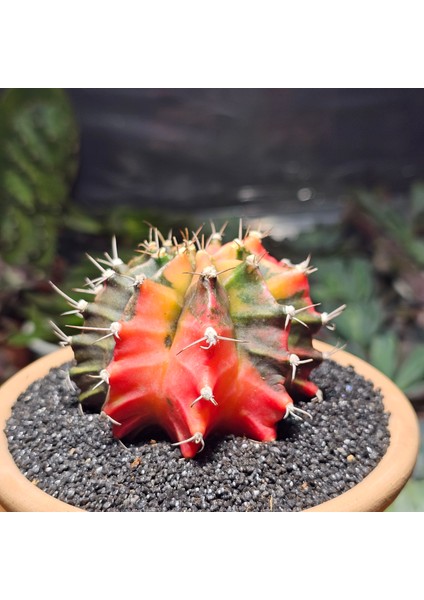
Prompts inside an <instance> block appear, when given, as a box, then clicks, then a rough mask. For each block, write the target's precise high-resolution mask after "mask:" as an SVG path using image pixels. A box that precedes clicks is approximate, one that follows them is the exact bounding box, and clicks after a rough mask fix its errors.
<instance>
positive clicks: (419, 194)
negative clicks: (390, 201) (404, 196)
mask: <svg viewBox="0 0 424 600" xmlns="http://www.w3.org/2000/svg"><path fill="white" fill-rule="evenodd" d="M422 213H424V182H422V181H417V182H416V183H414V184H413V185H412V187H411V216H412V218H413V219H415V218H416V217H418V216H419V215H420V214H422Z"/></svg>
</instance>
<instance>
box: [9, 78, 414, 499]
mask: <svg viewBox="0 0 424 600" xmlns="http://www.w3.org/2000/svg"><path fill="white" fill-rule="evenodd" d="M423 182H424V90H421V89H68V90H59V89H11V90H0V210H1V213H0V382H1V381H3V380H5V379H6V378H8V377H9V376H11V375H12V374H13V373H14V372H16V371H17V370H18V369H19V368H21V367H22V366H24V365H25V364H27V363H28V362H30V361H32V360H34V358H37V357H38V356H40V355H42V354H45V353H48V352H51V351H52V350H54V349H56V347H57V345H56V342H57V340H56V339H55V337H54V335H53V334H52V332H51V327H50V325H49V320H50V319H53V320H55V321H56V322H57V323H58V324H59V325H60V326H61V327H63V326H64V321H63V317H61V316H60V313H61V312H63V311H64V310H66V308H65V306H66V305H65V303H64V301H63V299H61V298H60V297H58V296H57V295H55V294H53V293H52V290H51V288H50V286H49V284H48V281H49V280H52V281H54V282H55V283H56V284H57V285H59V286H60V287H61V288H62V289H64V290H65V291H67V292H69V291H70V290H72V288H74V287H81V285H82V284H83V283H84V277H85V276H92V275H94V273H93V265H91V263H89V264H87V263H88V261H87V259H86V257H85V253H86V252H89V253H90V254H92V255H95V256H99V255H102V254H103V252H104V251H108V250H109V249H110V239H111V236H112V235H113V234H116V235H117V238H118V242H119V246H120V254H121V255H122V256H123V258H128V257H130V256H131V255H132V252H133V249H134V248H135V247H136V246H137V244H138V243H139V242H141V241H143V240H144V239H145V237H146V236H147V235H148V225H147V224H146V221H148V222H151V223H153V224H154V225H157V226H158V227H159V228H161V229H162V230H163V231H164V233H167V231H168V229H169V228H171V227H172V228H173V229H174V231H175V232H177V231H178V229H179V228H180V227H183V226H185V225H187V226H188V227H189V229H196V228H197V227H198V226H199V225H201V224H202V223H205V231H206V232H208V231H209V220H210V219H213V220H214V221H215V222H216V225H217V226H221V225H222V224H223V223H224V222H225V221H227V220H229V225H228V229H227V234H228V238H230V237H231V236H232V235H234V234H235V233H236V232H237V230H238V219H239V218H240V217H243V220H244V224H245V226H247V225H253V226H257V225H258V223H259V221H260V222H261V226H262V227H263V228H268V227H270V228H272V229H271V232H270V236H269V239H268V242H267V245H268V247H269V249H270V250H272V252H273V253H274V254H275V255H276V256H277V257H279V258H282V257H288V258H290V259H291V260H293V262H295V261H300V260H304V259H305V258H306V256H308V254H309V253H311V254H312V260H313V263H314V265H315V266H318V267H319V270H318V272H317V273H316V274H314V275H312V277H311V291H312V293H311V295H312V298H313V300H314V301H315V302H321V303H322V305H323V310H327V311H330V310H332V309H333V308H335V307H336V306H338V305H340V304H342V303H346V304H347V305H348V309H347V310H346V311H345V313H344V314H343V315H342V316H341V317H340V318H339V319H338V321H337V329H336V332H335V333H333V334H331V333H328V332H324V333H323V338H322V339H325V340H326V341H329V342H331V343H339V344H344V343H347V350H349V351H350V352H352V353H354V354H357V355H358V356H361V357H363V358H365V359H366V360H368V361H369V362H371V363H372V364H374V365H375V366H376V367H377V368H379V369H380V370H382V371H383V372H385V373H386V374H387V375H388V376H389V377H390V378H392V379H393V380H394V381H395V382H396V383H397V384H398V385H399V387H401V388H402V389H403V390H404V391H405V393H406V394H407V395H408V397H409V398H410V399H411V401H412V402H413V404H414V406H415V408H416V410H417V413H418V414H419V415H420V417H422V413H423V409H424V275H423V273H424V236H423V233H424V184H423ZM66 322H68V323H69V319H68V320H67V321H66ZM421 422H422V423H424V420H421ZM423 481H424V458H423V456H420V460H419V463H418V465H417V469H416V473H415V477H414V479H413V480H412V481H411V482H410V484H408V486H409V487H408V490H407V491H406V495H405V494H403V495H402V496H401V497H400V500H399V501H398V504H397V506H398V507H400V508H399V510H400V509H402V508H404V509H405V507H406V509H409V508H411V507H412V508H411V509H415V510H417V509H421V508H424V501H423V496H424V493H423V490H424V483H423ZM403 498H405V500H403ZM402 502H404V504H402ZM405 503H406V504H405ZM417 507H419V508H417Z"/></svg>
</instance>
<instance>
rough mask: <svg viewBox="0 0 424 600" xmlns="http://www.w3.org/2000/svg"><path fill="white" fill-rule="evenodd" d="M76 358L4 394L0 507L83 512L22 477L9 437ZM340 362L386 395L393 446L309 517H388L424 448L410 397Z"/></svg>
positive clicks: (20, 380) (351, 359) (349, 359)
mask: <svg viewBox="0 0 424 600" xmlns="http://www.w3.org/2000/svg"><path fill="white" fill-rule="evenodd" d="M315 345H316V347H317V348H318V349H319V350H321V351H324V350H329V349H330V346H328V345H327V344H323V343H322V342H316V343H315ZM72 357H73V354H72V350H71V349H70V348H65V349H63V350H58V351H57V352H54V353H52V354H50V355H48V356H45V357H44V358H41V359H39V360H37V361H35V362H34V363H32V364H31V365H29V366H28V367H26V368H24V369H23V370H22V371H20V372H19V373H17V374H16V375H15V376H14V377H12V378H11V379H10V380H9V381H8V382H6V383H5V384H4V385H3V386H2V387H1V388H0V429H1V434H0V505H1V506H2V507H3V509H4V510H7V511H79V510H80V509H78V508H75V507H74V506H71V505H69V504H66V503H65V502H61V501H60V500H57V499H55V498H52V497H51V496H49V495H48V494H46V493H45V492H43V491H42V490H40V489H39V488H37V487H36V486H35V485H34V484H32V483H31V482H30V481H28V480H27V479H26V478H25V477H24V475H22V473H21V472H20V471H19V469H18V467H17V466H16V464H15V463H14V461H13V459H12V457H11V455H10V453H9V451H8V447H7V438H6V436H5V434H4V432H3V431H4V427H5V422H6V420H7V418H8V417H9V415H10V412H11V407H12V405H13V404H14V402H15V401H16V399H17V398H18V396H19V394H20V393H21V392H23V391H24V390H25V389H26V388H27V387H28V385H29V384H30V383H32V382H33V381H35V380H36V379H39V378H40V377H43V376H44V375H46V374H47V373H48V371H49V370H50V369H51V368H52V367H58V366H60V365H62V364H63V363H65V362H68V361H69V360H72ZM335 360H336V361H337V362H338V363H339V364H341V365H344V366H348V365H352V366H353V367H354V368H355V370H356V372H357V373H359V374H361V375H363V376H364V377H365V378H366V379H369V380H372V381H373V383H374V387H376V388H380V389H381V391H382V394H383V400H384V405H385V408H386V410H387V411H388V412H389V413H390V418H389V429H390V436H391V441H390V446H389V448H388V450H387V452H386V454H385V455H384V457H383V458H382V460H381V461H380V462H379V464H378V465H377V467H376V468H375V469H374V470H373V471H371V473H370V474H369V475H367V477H365V479H363V481H361V483H359V484H357V485H356V486H355V487H353V488H352V489H351V490H349V491H348V492H345V493H343V494H341V495H340V496H338V497H337V498H335V499H333V500H329V501H328V502H324V503H323V504H320V505H318V506H316V507H314V508H312V509H309V511H382V510H384V509H385V508H387V506H389V505H390V504H391V503H392V502H393V500H394V499H395V498H396V496H397V495H398V494H399V492H400V491H401V489H402V488H403V487H404V485H405V483H406V482H407V480H408V479H409V477H410V476H411V473H412V470H413V468H414V465H415V461H416V458H417V453H418V447H419V427H418V421H417V417H416V414H415V411H414V409H413V408H412V406H411V404H410V402H409V401H408V399H407V398H406V397H405V395H404V394H403V393H402V392H401V391H400V390H399V388H397V387H396V386H395V385H394V383H392V382H391V381H390V380H389V379H388V378H387V377H386V376H385V375H383V374H382V373H380V372H379V371H377V369H374V367H371V366H370V365H369V364H367V363H366V362H364V361H363V360H360V359H359V358H357V357H355V356H353V355H352V354H349V353H347V352H338V353H337V354H336V355H335ZM309 511H308V512H309Z"/></svg>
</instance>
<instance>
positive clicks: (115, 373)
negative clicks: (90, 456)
mask: <svg viewBox="0 0 424 600" xmlns="http://www.w3.org/2000/svg"><path fill="white" fill-rule="evenodd" d="M222 235H223V230H221V231H219V232H218V231H217V230H216V229H215V227H214V226H213V227H212V234H211V235H210V237H209V239H208V240H207V241H205V239H204V236H202V238H201V240H199V237H198V235H197V234H193V236H191V237H190V236H189V234H188V232H185V234H184V236H183V240H182V242H181V243H178V241H177V240H176V239H175V238H172V239H171V237H169V238H168V239H164V238H163V236H162V235H161V234H160V233H159V232H158V231H157V230H156V229H154V228H152V229H151V232H150V238H149V240H146V241H144V242H143V243H142V244H141V245H140V250H139V255H138V256H136V257H135V258H134V259H133V260H132V261H131V262H129V264H127V265H126V264H124V263H123V262H122V261H121V260H120V258H119V256H118V252H117V247H116V240H113V243H112V255H109V254H107V253H105V259H98V260H96V259H94V258H92V257H89V259H90V260H91V262H93V263H94V264H95V265H96V267H97V268H98V269H99V272H100V274H99V277H98V278H97V279H95V280H87V281H86V286H85V288H81V289H80V290H79V291H82V292H85V293H87V294H89V295H91V296H92V297H94V301H93V302H87V301H85V300H73V299H72V298H70V297H69V296H67V295H66V294H64V293H63V292H61V291H60V290H59V289H58V288H56V286H53V287H54V288H55V289H56V290H57V291H58V292H59V293H61V294H62V295H63V296H64V297H65V298H66V300H67V301H68V304H69V305H70V306H71V310H70V311H67V312H68V313H73V314H77V315H78V316H80V317H81V318H83V319H84V322H83V324H82V325H81V326H74V331H75V335H72V336H69V335H67V334H66V333H64V332H62V331H61V330H60V329H58V328H57V327H56V326H55V325H54V324H53V327H54V331H55V333H56V335H57V336H58V337H59V339H60V343H61V345H68V344H70V345H71V346H72V348H73V350H74V354H75V361H76V362H75V365H74V366H73V367H72V368H71V372H70V376H71V379H72V380H73V382H74V383H75V384H76V385H77V386H78V388H79V390H80V396H79V398H80V402H81V404H82V406H87V407H90V408H95V409H98V410H99V411H101V412H102V413H104V414H106V415H107V416H108V417H109V419H110V420H111V422H112V423H113V433H114V435H115V436H116V437H117V438H125V437H126V436H129V435H133V434H135V433H137V432H139V431H141V430H142V429H144V428H146V427H148V426H150V425H158V426H160V427H161V428H163V429H164V430H165V431H166V432H167V434H168V435H169V437H170V438H171V441H172V442H173V443H174V445H177V446H179V447H180V449H181V452H182V454H183V456H184V457H187V458H188V457H193V456H194V455H195V454H196V453H197V452H198V451H199V450H202V449H203V447H204V444H205V439H206V437H207V436H208V435H210V434H211V433H212V432H213V433H217V434H227V433H233V434H236V435H246V436H248V437H250V438H253V439H256V440H260V441H270V440H273V439H275V437H276V425H277V423H278V422H279V421H281V420H282V419H284V418H287V417H289V416H291V417H293V418H302V417H303V416H305V415H307V414H308V413H307V412H306V411H304V410H301V409H299V408H298V407H296V406H295V404H294V400H296V399H297V398H299V397H303V398H309V399H310V398H314V397H317V398H318V399H319V398H320V397H321V392H320V390H319V389H318V388H317V387H316V385H315V384H314V383H313V382H312V381H311V380H310V379H309V377H310V373H311V371H312V369H314V368H315V367H316V366H317V365H318V364H320V362H321V361H322V360H323V358H325V357H323V356H322V354H321V353H320V352H318V351H317V350H316V349H314V347H313V344H312V341H313V336H314V335H315V334H316V333H317V332H318V331H319V330H320V328H321V327H322V326H327V327H332V321H333V319H334V318H335V317H337V316H338V315H339V314H340V312H341V311H342V310H343V309H344V306H342V307H340V308H339V309H337V310H336V311H333V313H319V312H317V311H316V306H317V305H315V304H313V302H312V300H311V298H310V293H309V283H308V276H309V274H310V273H311V272H313V271H314V269H313V268H312V267H310V265H309V258H308V259H307V260H306V261H304V262H303V263H301V264H299V265H293V264H291V263H290V261H288V260H282V261H278V260H276V259H275V258H273V257H272V256H271V255H270V254H269V253H268V252H267V251H266V250H265V248H264V246H263V244H262V238H263V237H264V235H263V234H262V233H261V232H260V231H247V232H246V233H245V235H244V236H242V231H241V227H240V233H239V236H238V238H236V239H234V240H233V241H231V242H228V243H226V244H223V243H222ZM52 285H53V284H52ZM69 327H71V326H69Z"/></svg>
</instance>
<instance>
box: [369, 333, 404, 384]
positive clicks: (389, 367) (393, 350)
mask: <svg viewBox="0 0 424 600" xmlns="http://www.w3.org/2000/svg"><path fill="white" fill-rule="evenodd" d="M370 362H371V364H373V365H374V367H376V368H377V369H379V370H380V371H381V372H382V373H384V374H385V375H387V377H390V379H392V378H393V376H394V374H395V371H396V366H397V362H398V342H397V338H396V335H395V334H394V333H393V332H391V331H389V332H387V333H383V334H380V335H377V336H375V337H374V338H373V339H372V342H371V347H370Z"/></svg>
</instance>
